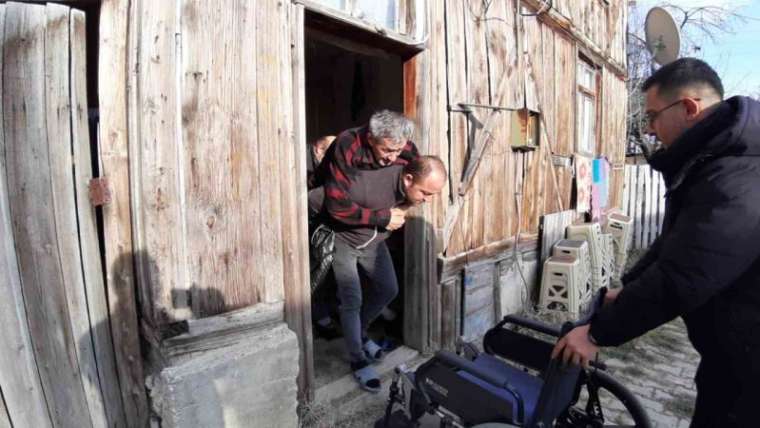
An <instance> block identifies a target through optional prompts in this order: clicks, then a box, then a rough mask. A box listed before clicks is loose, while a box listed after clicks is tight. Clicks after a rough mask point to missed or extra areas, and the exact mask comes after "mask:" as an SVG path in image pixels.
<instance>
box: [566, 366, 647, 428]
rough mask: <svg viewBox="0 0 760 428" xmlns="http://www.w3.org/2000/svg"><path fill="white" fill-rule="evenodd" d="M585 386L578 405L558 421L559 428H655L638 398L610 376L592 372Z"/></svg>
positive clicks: (572, 407)
mask: <svg viewBox="0 0 760 428" xmlns="http://www.w3.org/2000/svg"><path fill="white" fill-rule="evenodd" d="M582 382H583V383H582V390H581V393H580V396H579V398H578V401H577V402H576V403H575V404H573V405H571V406H570V407H569V408H568V409H567V410H566V411H565V412H564V413H563V414H562V415H561V416H560V417H559V418H557V421H556V424H555V426H558V427H602V426H609V425H615V426H635V427H642V428H650V427H651V426H652V424H651V422H650V421H649V416H647V413H646V411H645V410H644V407H643V406H642V405H641V402H639V400H638V399H637V398H636V396H634V395H633V393H631V391H629V390H628V389H627V388H626V387H624V386H623V385H622V384H620V383H619V382H618V381H616V380H615V379H613V378H612V377H611V376H610V375H608V374H607V373H605V372H601V371H591V372H589V373H588V376H587V377H586V378H585V379H583V381H582Z"/></svg>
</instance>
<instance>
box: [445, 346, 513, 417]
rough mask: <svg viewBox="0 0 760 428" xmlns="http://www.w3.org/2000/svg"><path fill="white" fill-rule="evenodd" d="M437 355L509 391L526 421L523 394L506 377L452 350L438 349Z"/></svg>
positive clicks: (447, 362) (448, 362) (446, 361)
mask: <svg viewBox="0 0 760 428" xmlns="http://www.w3.org/2000/svg"><path fill="white" fill-rule="evenodd" d="M435 357H436V358H438V359H439V360H441V361H443V362H444V363H446V364H448V365H450V366H454V367H456V368H458V369H460V370H464V371H465V372H467V373H469V374H471V375H473V376H475V377H477V378H478V379H480V380H482V381H484V382H488V383H489V384H491V385H493V386H495V387H497V388H502V389H505V390H507V391H509V393H510V394H512V396H514V397H515V400H517V418H518V420H519V421H520V423H521V424H522V423H523V422H524V421H525V405H524V404H523V399H522V396H520V393H519V392H517V390H515V389H514V388H513V387H512V385H510V384H509V382H508V381H507V378H506V377H503V378H500V377H497V376H494V375H492V374H491V373H489V372H487V371H485V370H483V369H482V368H480V367H479V366H477V365H475V364H474V363H473V362H472V361H470V360H468V359H465V358H462V357H460V356H459V355H457V354H454V353H453V352H450V351H438V352H436V353H435Z"/></svg>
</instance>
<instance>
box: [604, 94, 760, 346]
mask: <svg viewBox="0 0 760 428" xmlns="http://www.w3.org/2000/svg"><path fill="white" fill-rule="evenodd" d="M650 164H651V166H652V167H653V168H654V169H656V170H658V171H660V172H662V174H663V178H664V180H665V183H666V185H667V188H668V191H667V193H666V209H665V220H664V224H663V230H662V233H661V235H660V237H659V238H658V239H657V240H656V241H655V243H654V244H653V245H652V247H650V249H649V251H648V252H647V254H646V255H645V256H644V257H643V258H642V259H641V260H640V262H639V263H638V264H637V265H636V266H635V267H634V268H633V269H632V270H631V271H630V272H629V273H627V274H626V275H625V276H624V277H623V283H624V285H625V287H624V288H623V290H622V291H621V292H620V294H619V295H618V298H617V299H616V301H615V302H614V304H613V305H610V306H608V307H605V308H604V309H602V310H601V311H600V312H599V313H598V314H597V315H596V317H595V318H594V320H593V321H592V323H591V334H592V336H593V337H594V338H595V339H596V340H597V342H598V343H599V344H600V345H605V346H609V345H619V344H621V343H624V342H626V341H628V340H631V339H633V338H635V337H638V336H640V335H642V334H644V333H645V332H647V331H649V330H651V329H653V328H655V327H657V326H659V325H662V324H664V323H666V322H668V321H670V320H672V319H674V318H675V317H677V316H682V317H683V319H684V321H685V323H686V326H687V328H688V331H689V339H690V340H691V342H692V343H693V344H694V347H695V348H696V349H697V351H698V352H699V353H700V354H701V355H702V356H703V357H705V356H706V355H714V356H716V357H719V358H723V357H727V356H735V355H739V354H742V355H745V356H746V354H747V352H749V351H750V349H752V350H753V351H752V352H757V350H758V349H760V103H758V102H757V101H754V100H751V99H749V98H745V97H734V98H730V99H728V100H726V101H724V102H722V103H721V104H719V105H718V106H717V108H716V110H715V111H714V112H713V113H712V114H710V115H709V116H708V117H706V118H705V119H703V120H702V121H700V122H699V123H697V124H696V125H695V126H693V127H692V128H690V129H689V130H687V131H686V132H685V133H684V134H683V135H682V136H681V137H680V138H678V139H677V140H676V141H675V142H674V143H673V144H672V145H671V146H670V148H668V149H667V150H662V151H658V152H656V153H654V154H653V155H652V157H651V158H650ZM744 361H747V360H746V359H744Z"/></svg>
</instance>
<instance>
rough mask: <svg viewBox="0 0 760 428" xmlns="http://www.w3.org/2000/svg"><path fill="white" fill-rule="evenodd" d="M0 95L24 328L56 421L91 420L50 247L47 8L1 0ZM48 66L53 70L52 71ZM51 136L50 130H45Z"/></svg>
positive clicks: (53, 237) (55, 248)
mask: <svg viewBox="0 0 760 428" xmlns="http://www.w3.org/2000/svg"><path fill="white" fill-rule="evenodd" d="M6 11H7V13H6V29H5V30H6V31H5V40H4V52H3V53H4V54H3V86H4V87H5V88H14V89H15V91H14V94H15V93H18V94H21V96H11V94H9V92H8V91H5V92H4V94H3V95H4V96H3V112H4V128H5V136H6V140H5V144H6V155H7V159H6V162H7V166H8V171H7V174H8V195H9V199H10V212H11V217H12V220H13V233H14V236H15V238H16V251H17V254H18V265H19V269H20V272H21V284H22V290H23V294H24V302H25V304H26V312H27V316H28V322H29V329H30V333H31V337H32V345H33V348H34V351H35V356H36V360H37V361H38V362H40V365H39V366H38V368H39V373H40V379H41V381H42V386H43V390H44V393H45V397H46V398H47V400H48V401H47V402H48V407H49V411H50V415H51V416H52V418H53V420H54V423H55V425H57V426H80V427H86V426H91V422H90V414H89V413H90V412H89V409H88V406H87V399H86V397H85V392H84V389H83V385H82V379H81V378H80V370H81V367H80V366H79V363H78V358H77V341H78V340H79V339H80V337H77V336H76V333H77V332H76V331H73V330H72V325H71V323H70V320H71V316H72V314H71V312H70V311H71V309H72V308H70V307H69V305H68V304H67V302H68V300H67V297H66V288H65V279H64V273H63V270H62V266H61V264H60V261H58V260H56V259H57V254H59V251H60V244H61V243H60V242H59V237H58V236H57V234H56V229H55V227H56V226H55V222H54V219H55V211H54V200H53V197H54V195H53V189H52V188H51V183H50V179H51V163H50V159H49V156H50V154H49V149H48V137H49V132H51V131H54V129H51V130H48V129H47V123H46V119H45V116H46V104H45V100H46V94H45V92H46V74H48V73H46V69H45V65H46V64H45V26H46V8H45V7H44V6H36V5H22V4H18V3H11V4H8V6H7V9H6ZM51 72H52V70H51ZM51 137H52V138H55V137H57V136H56V135H52V136H51Z"/></svg>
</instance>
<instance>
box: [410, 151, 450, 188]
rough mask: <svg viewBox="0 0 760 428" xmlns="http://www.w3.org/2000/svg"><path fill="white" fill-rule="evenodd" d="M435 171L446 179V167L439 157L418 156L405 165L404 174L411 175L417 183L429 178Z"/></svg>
mask: <svg viewBox="0 0 760 428" xmlns="http://www.w3.org/2000/svg"><path fill="white" fill-rule="evenodd" d="M433 170H438V171H440V172H441V174H442V175H443V176H444V177H446V166H445V165H444V164H443V161H442V160H441V158H439V157H438V156H418V157H417V158H415V159H413V160H411V161H410V162H408V163H407V164H406V165H404V174H410V175H411V176H412V178H414V181H415V182H417V181H419V180H421V179H423V178H425V177H427V176H428V175H430V173H431V172H433Z"/></svg>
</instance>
